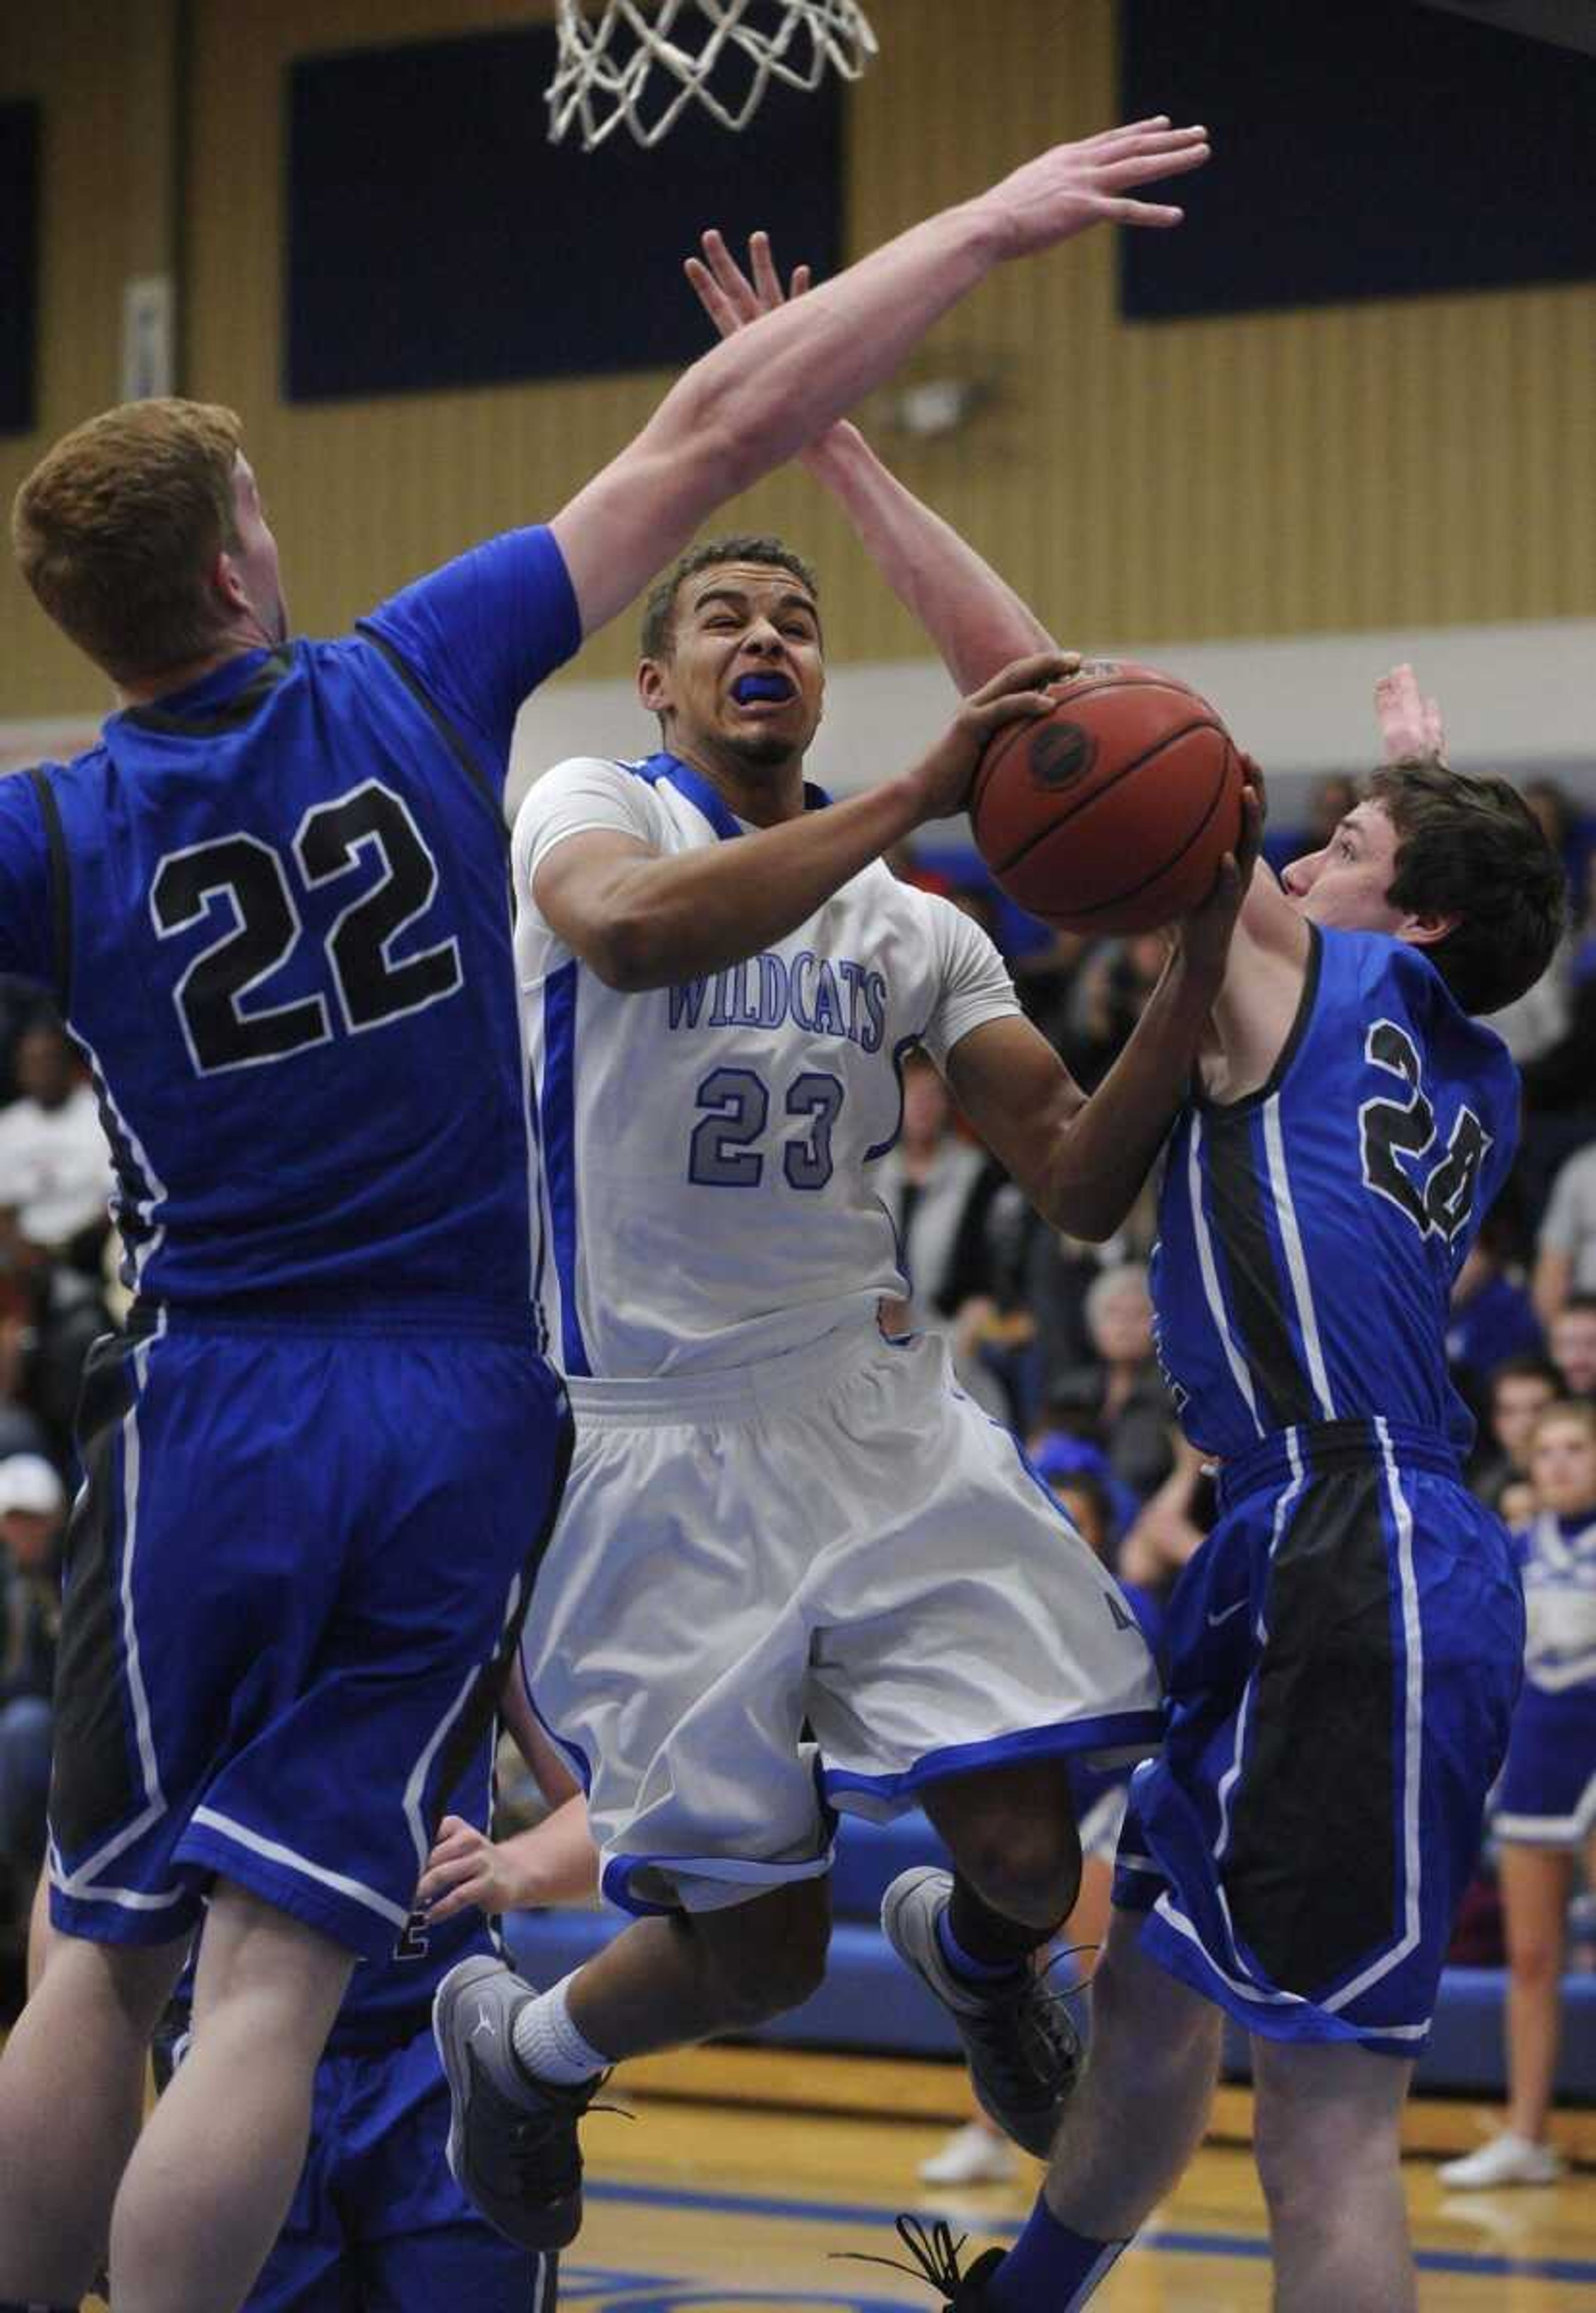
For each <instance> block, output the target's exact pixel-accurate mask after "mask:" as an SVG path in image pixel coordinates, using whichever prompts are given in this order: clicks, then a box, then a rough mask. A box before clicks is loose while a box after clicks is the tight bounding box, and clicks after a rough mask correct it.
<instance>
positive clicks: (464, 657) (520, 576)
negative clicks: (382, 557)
mask: <svg viewBox="0 0 1596 2313" xmlns="http://www.w3.org/2000/svg"><path fill="white" fill-rule="evenodd" d="M364 623H365V624H366V625H368V626H371V627H374V628H375V629H376V630H377V631H378V633H379V634H381V635H382V636H383V637H384V638H386V639H387V641H389V642H390V643H391V645H392V646H393V647H394V649H395V650H397V651H398V652H399V656H400V657H401V658H402V659H403V660H404V662H405V664H406V665H407V666H408V667H409V668H410V670H411V671H412V673H414V674H416V675H417V677H418V678H419V680H420V681H421V682H422V683H423V684H424V685H425V688H426V690H427V691H428V693H429V694H430V695H431V697H432V698H433V699H434V700H435V701H436V702H437V704H438V706H439V707H441V708H443V712H444V713H445V714H446V715H449V716H450V717H452V718H453V719H454V720H455V721H457V722H459V723H460V724H461V725H462V726H464V727H465V728H466V729H467V731H469V733H471V734H474V735H475V736H476V737H477V739H478V741H479V743H481V745H482V747H483V749H484V752H485V753H486V754H487V759H488V762H489V764H490V765H491V768H492V770H493V776H494V778H495V784H497V785H498V786H500V787H502V786H503V784H504V772H505V768H506V766H507V764H508V762H509V759H510V738H511V734H512V733H513V730H514V727H515V716H516V710H517V709H518V708H519V707H520V706H521V703H522V699H525V698H526V697H527V695H528V693H529V692H531V691H533V690H536V689H537V688H538V685H539V683H540V682H542V681H543V680H544V679H545V677H546V676H548V675H549V674H552V673H553V672H554V670H555V668H556V667H557V666H561V665H563V664H565V662H566V659H568V658H570V657H572V656H573V655H574V653H575V651H576V648H577V646H578V645H579V644H580V642H581V640H582V620H581V616H580V614H579V612H578V611H577V607H576V596H575V594H574V592H573V590H572V586H571V581H570V577H569V576H568V574H567V572H566V564H565V558H564V557H563V556H562V554H561V553H560V550H559V548H558V547H557V545H556V543H555V540H554V535H553V532H550V531H548V530H547V529H544V528H541V527H539V528H537V529H533V530H511V531H506V532H504V535H503V537H500V538H490V539H488V540H487V542H486V543H485V544H484V545H481V546H477V547H473V548H472V549H471V550H470V552H469V554H462V555H460V557H459V558H457V559H456V560H455V561H453V562H446V563H444V565H443V567H442V569H439V570H433V571H430V572H429V573H428V574H427V576H425V578H418V579H417V581H416V583H415V584H414V585H411V586H407V587H406V588H405V589H404V590H403V592H402V593H400V594H394V595H392V596H390V599H389V600H388V601H387V602H384V603H383V604H382V605H381V608H380V609H378V610H376V611H373V613H372V615H371V617H370V619H368V620H365V621H364Z"/></svg>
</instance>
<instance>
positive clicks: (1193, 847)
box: [969, 659, 1242, 932]
mask: <svg viewBox="0 0 1596 2313" xmlns="http://www.w3.org/2000/svg"><path fill="white" fill-rule="evenodd" d="M1053 691H1054V697H1055V699H1056V704H1055V706H1054V708H1053V710H1052V712H1051V713H1050V714H1048V715H1046V716H1039V717H1037V718H1036V719H1035V720H1034V721H1032V722H1023V723H1012V724H1010V725H1008V726H1006V727H1005V728H1004V729H1003V730H1001V731H1000V732H999V733H998V734H997V736H996V737H995V739H994V740H993V741H992V743H991V744H990V745H989V746H988V747H987V751H986V752H985V754H984V755H983V756H982V758H981V761H980V762H979V764H978V767H977V770H976V776H975V779H974V782H973V784H972V787H971V789H970V801H969V815H970V823H971V825H972V827H973V829H974V831H975V839H976V843H977V846H978V849H979V851H980V854H981V857H983V859H985V861H986V862H987V866H988V867H989V868H990V869H991V870H992V873H993V875H994V876H995V879H996V881H997V882H998V883H999V884H1001V885H1002V887H1003V889H1004V891H1005V892H1006V893H1008V895H1009V897H1010V899H1011V900H1013V901H1017V902H1018V903H1019V905H1020V906H1021V907H1022V908H1023V909H1025V910H1026V911H1027V913H1028V914H1030V915H1033V916H1039V918H1040V919H1041V920H1042V921H1043V922H1044V923H1048V924H1054V925H1056V926H1057V927H1058V928H1060V929H1061V930H1065V931H1075V932H1144V931H1151V930H1152V929H1153V927H1154V926H1155V925H1158V924H1166V923H1168V922H1170V921H1171V919H1172V918H1174V917H1176V916H1179V915H1182V914H1184V913H1185V911H1186V910H1188V908H1192V907H1195V906H1196V905H1197V902H1198V901H1200V900H1202V899H1203V898H1204V897H1205V896H1206V893H1208V891H1209V890H1210V889H1211V887H1212V885H1213V882H1214V877H1215V871H1216V869H1217V868H1218V866H1219V862H1220V861H1221V859H1223V857H1224V855H1225V853H1226V852H1227V851H1230V850H1232V849H1234V847H1235V845H1236V843H1237V841H1238V840H1239V839H1240V836H1241V785H1242V775H1241V758H1240V756H1239V755H1238V754H1237V752H1236V750H1235V747H1234V746H1233V744H1232V741H1231V736H1230V734H1229V732H1228V731H1227V730H1226V729H1225V727H1224V725H1223V723H1222V722H1221V721H1220V719H1219V717H1218V716H1217V715H1216V714H1215V711H1214V709H1213V708H1212V707H1210V706H1209V704H1208V702H1207V700H1206V699H1203V698H1201V697H1199V696H1198V694H1197V692H1196V691H1195V690H1191V689H1190V688H1189V687H1188V685H1187V684H1186V683H1184V682H1179V681H1178V680H1177V679H1176V678H1175V676H1173V675H1170V674H1162V673H1159V671H1158V670H1157V668H1155V667H1150V666H1136V665H1133V664H1131V663H1130V662H1129V661H1127V660H1119V659H1092V660H1088V661H1087V662H1086V663H1085V664H1083V666H1082V668H1081V671H1080V673H1078V674H1077V675H1075V676H1074V677H1072V678H1071V680H1070V681H1069V682H1065V683H1058V684H1055V685H1054V686H1053Z"/></svg>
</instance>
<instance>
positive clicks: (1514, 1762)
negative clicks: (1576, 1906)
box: [1441, 1403, 1596, 2191]
mask: <svg viewBox="0 0 1596 2313" xmlns="http://www.w3.org/2000/svg"><path fill="white" fill-rule="evenodd" d="M1530 1477H1531V1480H1532V1482H1533V1484H1534V1488H1535V1496H1536V1502H1537V1505H1538V1507H1537V1512H1536V1516H1535V1519H1534V1522H1533V1524H1532V1525H1531V1526H1530V1528H1529V1530H1528V1532H1527V1533H1526V1534H1524V1535H1522V1536H1521V1546H1522V1555H1523V1571H1524V1603H1525V1608H1526V1616H1527V1640H1526V1645H1525V1655H1524V1672H1525V1684H1524V1689H1523V1693H1522V1694H1521V1697H1520V1699H1519V1705H1518V1709H1517V1711H1516V1712H1515V1713H1514V1716H1513V1733H1512V1736H1511V1737H1510V1739H1509V1742H1508V1746H1507V1759H1506V1763H1505V1764H1504V1767H1503V1770H1502V1779H1501V1781H1500V1782H1499V1783H1498V1785H1497V1787H1496V1794H1495V1836H1496V1842H1497V1846H1498V1850H1499V1852H1500V1857H1501V1867H1500V1868H1501V1878H1502V1899H1503V1904H1504V1911H1505V1913H1506V1922H1507V1966H1508V1986H1507V2080H1508V2112H1507V2127H1506V2129H1505V2131H1504V2133H1503V2134H1502V2135H1500V2136H1497V2137H1495V2138H1493V2139H1492V2141H1491V2142H1489V2143H1488V2144H1483V2145H1481V2146H1480V2148H1479V2150H1478V2151H1477V2152H1470V2153H1469V2154H1468V2155H1467V2156H1466V2157H1465V2158H1464V2159H1461V2160H1452V2161H1449V2162H1448V2163H1447V2164H1446V2166H1445V2167H1444V2168H1443V2169H1442V2171H1441V2181H1442V2183H1443V2185H1448V2186H1450V2187H1451V2189H1452V2190H1454V2191H1457V2190H1462V2191H1471V2190H1474V2189H1477V2188H1479V2187H1483V2186H1487V2185H1548V2184H1550V2183H1552V2182H1553V2181H1554V2179H1555V2178H1557V2177H1559V2176H1560V2175H1561V2174H1562V2169H1563V2163H1562V2161H1561V2159H1559V2157H1558V2155H1557V2152H1556V2151H1555V2150H1554V2149H1553V2148H1552V2146H1551V2145H1550V2144H1549V2143H1548V2141H1547V2118H1548V2113H1549V2111H1550V2108H1551V2101H1552V2087H1553V2080H1554V2077H1555V2074H1556V2070H1557V2038H1558V2025H1559V2013H1560V2004H1561V1985H1562V1975H1563V1961H1564V1953H1565V1946H1566V1939H1567V1917H1568V1903H1569V1897H1570V1895H1572V1893H1573V1888H1574V1865H1575V1862H1576V1860H1577V1858H1578V1855H1579V1851H1580V1850H1581V1848H1582V1847H1583V1845H1584V1843H1585V1842H1586V1841H1587V1840H1588V1839H1589V1837H1590V1834H1591V1833H1592V1830H1593V1829H1596V1407H1592V1406H1590V1405H1586V1404H1574V1403H1559V1404H1556V1405H1552V1406H1548V1409H1547V1411H1546V1412H1544V1413H1542V1414H1541V1415H1540V1417H1539V1420H1537V1421H1536V1424H1535V1428H1534V1431H1533V1435H1532V1437H1531V1440H1530Z"/></svg>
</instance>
